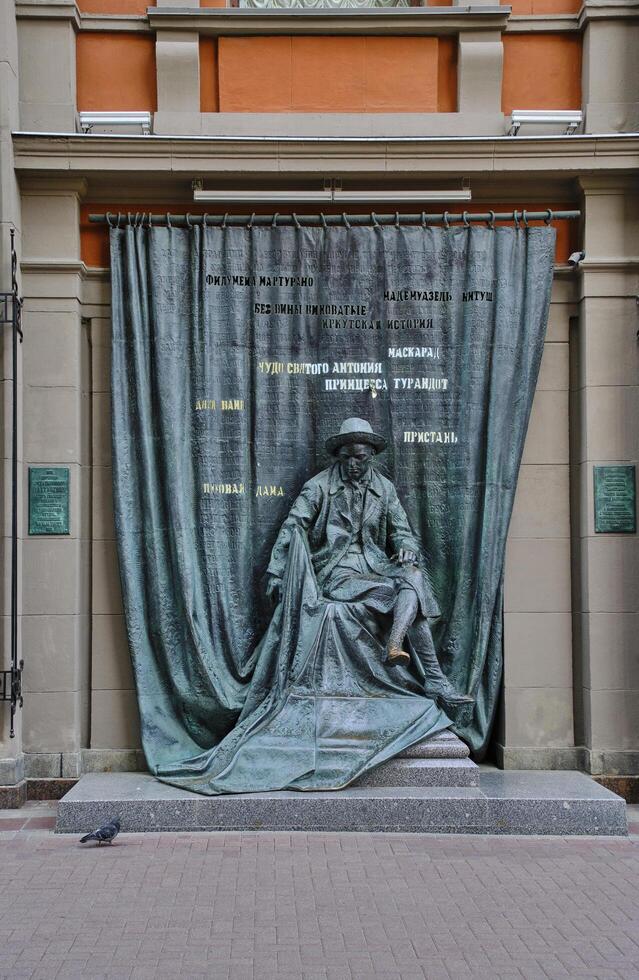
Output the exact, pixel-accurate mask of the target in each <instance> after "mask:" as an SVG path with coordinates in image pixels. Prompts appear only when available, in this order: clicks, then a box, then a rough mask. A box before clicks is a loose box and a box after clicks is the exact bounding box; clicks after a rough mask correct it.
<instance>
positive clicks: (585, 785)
mask: <svg viewBox="0 0 639 980" xmlns="http://www.w3.org/2000/svg"><path fill="white" fill-rule="evenodd" d="M116 816H117V817H119V818H120V820H121V823H122V830H123V831H125V832H145V831H154V832H157V831H179V830H186V831H197V830H203V831H213V830H227V831H229V830H233V831H248V830H281V831H294V830H302V831H374V832H382V831H396V832H401V833H412V832H415V833H418V832H419V833H450V834H560V835H572V834H592V835H626V834H627V823H626V805H625V802H624V800H622V799H621V797H619V796H617V795H616V794H614V793H611V792H610V791H609V790H606V789H604V788H603V787H601V786H599V785H598V784H597V783H595V782H594V780H592V779H590V777H589V776H586V775H584V774H583V773H579V772H539V771H535V772H499V771H493V770H490V771H486V770H480V773H479V785H478V786H428V785H426V786H423V785H421V786H417V785H410V786H359V787H349V788H348V789H344V790H338V791H335V792H330V793H300V792H277V793H251V794H242V795H237V796H209V797H207V796H200V795H198V794H196V793H190V792H188V791H186V790H181V789H177V788H175V787H173V786H168V785H166V784H165V783H160V782H158V781H157V780H156V779H155V778H154V777H153V776H151V775H149V774H148V773H91V774H88V775H86V776H83V777H82V778H81V779H80V781H79V782H78V783H77V784H76V786H75V787H74V788H73V789H72V790H71V791H70V792H69V793H67V795H66V796H65V797H63V798H62V800H60V803H59V804H58V815H57V825H56V831H57V833H68V834H79V833H84V832H86V831H88V830H92V829H94V828H95V827H98V826H99V825H101V824H103V823H105V822H106V821H108V820H110V819H112V818H113V817H116Z"/></svg>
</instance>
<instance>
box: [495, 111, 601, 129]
mask: <svg viewBox="0 0 639 980" xmlns="http://www.w3.org/2000/svg"><path fill="white" fill-rule="evenodd" d="M582 121H583V114H582V113H581V112H580V110H579V109H568V110H563V109H513V111H512V113H511V115H510V128H509V130H508V135H509V136H517V134H518V133H519V130H520V129H521V127H522V126H524V127H528V126H530V127H532V128H533V129H534V130H536V131H537V132H539V131H540V130H542V131H543V134H544V135H556V134H563V135H564V136H572V135H573V133H575V132H576V131H577V129H578V128H579V126H581V123H582Z"/></svg>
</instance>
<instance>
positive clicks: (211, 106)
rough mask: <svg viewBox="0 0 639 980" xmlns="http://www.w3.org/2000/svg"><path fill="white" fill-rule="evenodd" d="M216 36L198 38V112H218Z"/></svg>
mask: <svg viewBox="0 0 639 980" xmlns="http://www.w3.org/2000/svg"><path fill="white" fill-rule="evenodd" d="M219 108H220V92H219V86H218V73H217V38H214V37H201V38H200V112H218V111H219Z"/></svg>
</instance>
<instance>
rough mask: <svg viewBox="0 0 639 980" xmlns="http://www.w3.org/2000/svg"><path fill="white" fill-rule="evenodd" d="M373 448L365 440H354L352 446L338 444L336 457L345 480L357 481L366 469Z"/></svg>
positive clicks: (369, 462)
mask: <svg viewBox="0 0 639 980" xmlns="http://www.w3.org/2000/svg"><path fill="white" fill-rule="evenodd" d="M374 455H375V450H374V449H373V447H372V446H369V445H368V444H367V443H365V442H356V443H353V445H352V446H340V449H339V451H338V453H337V458H338V460H339V462H340V467H341V470H342V477H343V478H344V479H345V480H351V481H357V480H361V479H362V477H363V476H364V475H365V474H366V472H367V471H368V468H369V466H370V465H371V460H372V458H373V456H374Z"/></svg>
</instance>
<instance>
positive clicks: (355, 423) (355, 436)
mask: <svg viewBox="0 0 639 980" xmlns="http://www.w3.org/2000/svg"><path fill="white" fill-rule="evenodd" d="M357 442H364V443H367V444H368V445H369V446H372V447H373V449H374V450H375V452H376V453H381V452H383V451H384V450H385V449H386V440H385V439H384V436H380V435H378V433H377V432H373V430H372V428H371V424H370V422H367V421H366V419H346V421H345V422H342V425H341V427H340V430H339V432H338V433H337V435H336V436H331V437H330V438H329V439H327V440H326V449H327V451H328V452H329V453H335V452H337V450H338V449H339V448H340V447H341V446H352V445H354V444H355V443H357Z"/></svg>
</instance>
